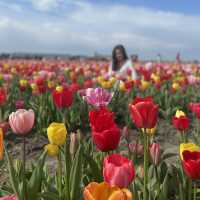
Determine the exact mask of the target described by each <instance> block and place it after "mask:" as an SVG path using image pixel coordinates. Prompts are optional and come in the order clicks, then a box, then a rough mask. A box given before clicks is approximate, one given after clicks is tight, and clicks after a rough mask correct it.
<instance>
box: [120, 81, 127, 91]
mask: <svg viewBox="0 0 200 200" xmlns="http://www.w3.org/2000/svg"><path fill="white" fill-rule="evenodd" d="M119 90H120V91H121V92H125V91H126V87H125V84H124V82H121V83H120V84H119Z"/></svg>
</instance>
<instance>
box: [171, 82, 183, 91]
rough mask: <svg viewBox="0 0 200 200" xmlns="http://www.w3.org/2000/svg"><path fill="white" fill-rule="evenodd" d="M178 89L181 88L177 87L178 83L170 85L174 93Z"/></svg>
mask: <svg viewBox="0 0 200 200" xmlns="http://www.w3.org/2000/svg"><path fill="white" fill-rule="evenodd" d="M180 87H181V86H180V85H179V83H176V82H175V83H173V84H172V88H173V89H174V90H175V91H176V90H179V89H180Z"/></svg>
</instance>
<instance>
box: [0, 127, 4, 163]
mask: <svg viewBox="0 0 200 200" xmlns="http://www.w3.org/2000/svg"><path fill="white" fill-rule="evenodd" d="M3 150H4V147H3V130H2V128H0V160H2V159H3Z"/></svg>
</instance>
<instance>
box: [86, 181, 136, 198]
mask: <svg viewBox="0 0 200 200" xmlns="http://www.w3.org/2000/svg"><path fill="white" fill-rule="evenodd" d="M83 197H84V200H132V194H131V192H130V191H129V190H128V189H125V188H124V189H120V188H118V187H115V186H114V187H111V186H110V185H109V184H107V183H105V182H102V183H96V182H92V183H90V184H89V185H88V186H86V187H85V189H84V193H83Z"/></svg>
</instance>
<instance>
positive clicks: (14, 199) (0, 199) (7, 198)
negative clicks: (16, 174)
mask: <svg viewBox="0 0 200 200" xmlns="http://www.w3.org/2000/svg"><path fill="white" fill-rule="evenodd" d="M0 200H17V197H16V196H15V195H9V196H5V197H0Z"/></svg>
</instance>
